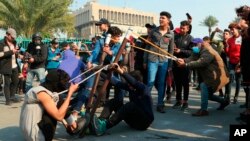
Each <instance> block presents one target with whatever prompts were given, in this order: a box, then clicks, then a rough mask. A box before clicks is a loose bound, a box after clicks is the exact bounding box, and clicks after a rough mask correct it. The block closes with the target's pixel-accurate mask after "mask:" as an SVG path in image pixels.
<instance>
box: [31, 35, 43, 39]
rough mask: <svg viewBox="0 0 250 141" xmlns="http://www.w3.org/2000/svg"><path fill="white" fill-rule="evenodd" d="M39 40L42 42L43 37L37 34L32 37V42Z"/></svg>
mask: <svg viewBox="0 0 250 141" xmlns="http://www.w3.org/2000/svg"><path fill="white" fill-rule="evenodd" d="M37 38H38V39H40V40H42V37H41V35H40V33H35V34H33V35H32V40H34V39H37Z"/></svg>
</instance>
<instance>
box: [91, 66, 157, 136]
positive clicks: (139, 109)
mask: <svg viewBox="0 0 250 141" xmlns="http://www.w3.org/2000/svg"><path fill="white" fill-rule="evenodd" d="M111 68H112V69H114V70H115V71H116V72H118V73H119V74H121V76H122V77H124V78H125V80H126V82H127V83H125V82H122V81H119V80H117V79H112V80H111V83H113V84H114V85H115V86H117V87H120V88H121V89H124V90H127V91H129V102H127V103H126V104H124V105H123V104H122V103H120V102H119V101H117V100H116V99H110V100H109V101H108V102H107V103H106V104H105V105H104V109H103V111H102V113H101V115H100V117H99V119H97V118H96V117H95V118H94V120H93V125H94V127H95V130H96V134H97V135H102V134H104V133H105V131H106V130H107V129H110V128H112V127H114V126H115V125H117V124H118V123H120V122H121V121H122V120H124V121H125V122H126V123H127V124H128V125H129V126H130V127H132V128H134V129H137V130H146V129H147V128H148V127H149V126H150V125H151V123H152V122H153V121H154V114H153V110H152V108H153V103H152V97H151V95H150V91H149V88H148V87H147V86H146V85H145V84H143V83H142V76H141V74H140V72H139V71H134V72H130V73H127V72H126V69H124V68H120V66H119V65H118V64H117V63H114V64H111ZM113 111H115V114H113V115H111V114H112V112H113ZM110 115H111V116H110Z"/></svg>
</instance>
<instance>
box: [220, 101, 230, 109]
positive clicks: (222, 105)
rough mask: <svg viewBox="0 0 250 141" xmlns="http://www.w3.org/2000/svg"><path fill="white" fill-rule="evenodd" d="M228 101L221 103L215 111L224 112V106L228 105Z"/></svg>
mask: <svg viewBox="0 0 250 141" xmlns="http://www.w3.org/2000/svg"><path fill="white" fill-rule="evenodd" d="M229 103H230V102H229V101H225V102H224V103H221V104H220V106H219V107H218V108H217V110H224V109H225V107H226V106H228V105H229Z"/></svg>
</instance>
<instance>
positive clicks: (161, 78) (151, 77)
mask: <svg viewBox="0 0 250 141" xmlns="http://www.w3.org/2000/svg"><path fill="white" fill-rule="evenodd" d="M167 70H168V62H150V61H149V62H148V82H147V85H148V87H149V90H150V91H152V88H153V86H154V83H155V80H156V87H157V90H158V103H157V106H162V105H164V102H163V99H164V96H165V89H166V83H167V82H166V76H167V72H168V71H167Z"/></svg>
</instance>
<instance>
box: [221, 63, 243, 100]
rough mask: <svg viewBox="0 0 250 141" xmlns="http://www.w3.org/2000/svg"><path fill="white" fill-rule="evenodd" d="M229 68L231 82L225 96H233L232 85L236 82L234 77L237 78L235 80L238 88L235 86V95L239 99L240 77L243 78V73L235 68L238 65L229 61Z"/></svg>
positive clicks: (228, 97)
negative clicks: (236, 71)
mask: <svg viewBox="0 0 250 141" xmlns="http://www.w3.org/2000/svg"><path fill="white" fill-rule="evenodd" d="M228 68H229V75H230V77H229V78H230V82H229V83H228V84H227V87H226V88H227V89H226V90H227V91H226V92H225V94H226V95H225V97H226V98H227V99H228V100H230V98H231V87H232V84H233V82H234V79H235V82H236V88H235V95H234V97H235V98H236V99H237V98H238V96H239V92H240V78H241V76H240V75H241V74H240V73H235V68H236V65H234V64H231V63H229V65H228Z"/></svg>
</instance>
